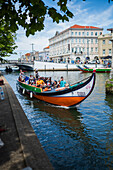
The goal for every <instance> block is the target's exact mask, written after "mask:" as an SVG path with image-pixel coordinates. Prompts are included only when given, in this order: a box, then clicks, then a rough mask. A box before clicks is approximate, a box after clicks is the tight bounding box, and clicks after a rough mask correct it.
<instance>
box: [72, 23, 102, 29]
mask: <svg viewBox="0 0 113 170" xmlns="http://www.w3.org/2000/svg"><path fill="white" fill-rule="evenodd" d="M70 28H78V29H102V28H99V27H94V26H82V25H77V24H75V25H73V26H71V27H70Z"/></svg>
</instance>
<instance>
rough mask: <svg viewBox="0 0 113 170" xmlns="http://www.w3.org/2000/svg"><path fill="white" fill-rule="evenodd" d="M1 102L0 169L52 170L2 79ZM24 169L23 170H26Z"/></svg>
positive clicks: (32, 131)
mask: <svg viewBox="0 0 113 170" xmlns="http://www.w3.org/2000/svg"><path fill="white" fill-rule="evenodd" d="M1 78H2V79H3V80H4V84H5V85H2V86H1V87H2V88H3V91H4V94H5V99H4V100H1V99H0V129H4V130H5V132H2V133H1V132H0V139H1V140H2V141H3V143H4V146H2V147H0V169H3V170H15V169H16V170H20V169H21V170H22V169H28V170H30V169H33V170H52V169H53V167H52V165H51V163H50V161H49V159H48V157H47V155H46V153H45V151H44V150H43V148H42V146H41V144H40V142H39V140H38V139H37V136H36V135H35V133H34V130H33V129H32V127H31V125H30V123H29V121H28V119H27V117H26V115H25V113H24V111H23V109H22V107H21V106H20V104H19V102H18V100H17V98H16V96H15V94H14V92H13V90H12V88H11V87H10V85H9V84H8V82H7V81H6V79H5V78H4V77H3V76H0V79H1ZM26 167H27V168H26Z"/></svg>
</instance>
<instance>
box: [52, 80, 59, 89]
mask: <svg viewBox="0 0 113 170" xmlns="http://www.w3.org/2000/svg"><path fill="white" fill-rule="evenodd" d="M52 87H53V88H54V89H55V88H58V84H57V81H56V80H54V82H53V85H52Z"/></svg>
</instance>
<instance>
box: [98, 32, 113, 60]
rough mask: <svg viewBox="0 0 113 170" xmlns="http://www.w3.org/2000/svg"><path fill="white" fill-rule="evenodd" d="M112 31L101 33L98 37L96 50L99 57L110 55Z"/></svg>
mask: <svg viewBox="0 0 113 170" xmlns="http://www.w3.org/2000/svg"><path fill="white" fill-rule="evenodd" d="M112 37H113V33H110V34H103V35H100V36H99V37H98V52H99V57H100V58H104V57H106V58H107V57H108V58H109V56H112V42H111V41H110V40H111V39H112Z"/></svg>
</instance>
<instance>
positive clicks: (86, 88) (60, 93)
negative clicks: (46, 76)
mask: <svg viewBox="0 0 113 170" xmlns="http://www.w3.org/2000/svg"><path fill="white" fill-rule="evenodd" d="M95 78H96V74H95V70H94V71H93V73H92V75H91V76H90V77H88V78H86V79H83V80H82V81H80V82H77V83H75V84H71V85H69V87H59V88H55V89H51V90H49V91H42V89H41V88H39V87H36V86H34V85H29V84H27V83H26V82H21V81H19V80H18V81H17V89H18V90H19V89H21V90H22V91H23V93H28V94H30V97H32V96H33V97H35V98H37V99H39V100H42V101H45V102H47V103H50V104H54V105H58V106H66V107H73V106H76V105H77V104H79V103H81V102H82V101H83V100H85V99H86V98H87V97H88V96H89V95H90V94H91V92H92V91H93V88H94V85H95Z"/></svg>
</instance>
